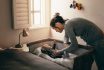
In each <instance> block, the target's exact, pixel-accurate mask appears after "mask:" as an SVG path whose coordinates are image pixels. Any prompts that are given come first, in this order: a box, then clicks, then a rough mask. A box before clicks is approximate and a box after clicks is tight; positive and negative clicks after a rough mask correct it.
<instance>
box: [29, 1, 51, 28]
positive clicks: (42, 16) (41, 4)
mask: <svg viewBox="0 0 104 70" xmlns="http://www.w3.org/2000/svg"><path fill="white" fill-rule="evenodd" d="M30 1H31V4H30V5H31V8H30V9H31V10H30V14H31V20H30V21H31V25H32V28H39V27H46V26H48V23H49V22H48V23H47V20H49V17H50V16H49V15H50V14H49V11H48V10H49V7H50V6H49V5H50V4H49V1H48V0H30ZM47 3H48V5H47ZM47 6H48V7H47ZM47 16H48V18H47Z"/></svg>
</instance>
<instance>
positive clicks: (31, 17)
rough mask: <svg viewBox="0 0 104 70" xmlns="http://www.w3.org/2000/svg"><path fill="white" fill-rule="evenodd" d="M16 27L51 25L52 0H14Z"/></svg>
mask: <svg viewBox="0 0 104 70" xmlns="http://www.w3.org/2000/svg"><path fill="white" fill-rule="evenodd" d="M13 16H14V24H13V26H14V28H15V29H21V28H29V27H31V28H39V27H46V26H49V21H50V0H13Z"/></svg>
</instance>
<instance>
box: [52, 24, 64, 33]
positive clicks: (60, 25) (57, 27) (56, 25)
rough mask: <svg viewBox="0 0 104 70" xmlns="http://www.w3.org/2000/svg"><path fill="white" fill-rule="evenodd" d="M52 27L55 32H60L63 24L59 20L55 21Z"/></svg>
mask: <svg viewBox="0 0 104 70" xmlns="http://www.w3.org/2000/svg"><path fill="white" fill-rule="evenodd" d="M53 29H54V30H55V31H56V32H59V33H61V32H62V31H63V29H64V25H62V24H61V23H60V22H57V23H56V24H55V27H53Z"/></svg>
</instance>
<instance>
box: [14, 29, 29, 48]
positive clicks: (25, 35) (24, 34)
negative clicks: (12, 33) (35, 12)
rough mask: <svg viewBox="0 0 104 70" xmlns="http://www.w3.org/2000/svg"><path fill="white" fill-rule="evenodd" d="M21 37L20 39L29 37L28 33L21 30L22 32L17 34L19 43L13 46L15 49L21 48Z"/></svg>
mask: <svg viewBox="0 0 104 70" xmlns="http://www.w3.org/2000/svg"><path fill="white" fill-rule="evenodd" d="M21 35H22V37H27V36H28V35H29V33H28V32H27V31H26V29H23V31H22V32H20V33H19V43H18V44H17V45H15V48H22V46H21Z"/></svg>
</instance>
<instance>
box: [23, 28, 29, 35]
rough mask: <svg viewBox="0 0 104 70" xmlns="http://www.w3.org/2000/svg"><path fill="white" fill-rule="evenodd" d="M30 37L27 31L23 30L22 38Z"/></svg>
mask: <svg viewBox="0 0 104 70" xmlns="http://www.w3.org/2000/svg"><path fill="white" fill-rule="evenodd" d="M28 35H29V33H28V32H27V31H26V30H25V29H23V32H22V36H23V37H26V36H28Z"/></svg>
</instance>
